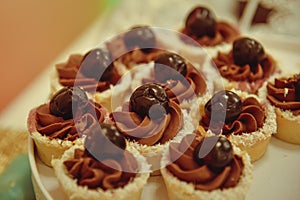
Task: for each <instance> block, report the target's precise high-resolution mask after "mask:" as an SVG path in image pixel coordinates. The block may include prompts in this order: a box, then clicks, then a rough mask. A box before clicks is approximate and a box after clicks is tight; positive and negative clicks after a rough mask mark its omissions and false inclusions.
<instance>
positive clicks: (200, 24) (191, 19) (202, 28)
mask: <svg viewBox="0 0 300 200" xmlns="http://www.w3.org/2000/svg"><path fill="white" fill-rule="evenodd" d="M185 26H186V29H187V31H188V33H189V34H191V35H195V36H197V37H202V36H208V37H214V36H215V32H216V28H217V22H216V19H215V16H214V14H213V13H212V12H211V11H210V10H209V9H207V8H205V7H202V6H199V7H196V8H195V9H193V10H192V11H191V12H190V14H189V15H188V17H187V19H186V22H185Z"/></svg>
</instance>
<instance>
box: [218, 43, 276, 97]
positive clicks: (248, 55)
mask: <svg viewBox="0 0 300 200" xmlns="http://www.w3.org/2000/svg"><path fill="white" fill-rule="evenodd" d="M213 63H214V65H215V66H216V68H217V69H218V71H219V73H220V74H221V76H222V77H223V81H224V87H225V88H227V89H231V88H235V89H239V90H242V91H246V92H248V93H254V94H255V93H257V92H258V90H259V88H261V87H262V85H263V84H264V82H266V81H267V80H268V78H270V77H271V76H272V75H275V74H278V73H279V71H280V70H279V68H278V66H277V63H276V62H275V60H274V59H273V58H272V56H271V55H269V54H268V53H267V52H266V50H265V49H264V47H263V46H262V44H261V43H259V42H258V41H256V40H255V39H253V38H249V37H241V38H238V39H236V40H234V42H233V44H232V49H231V50H230V51H229V52H222V51H218V54H217V56H216V57H214V58H213Z"/></svg>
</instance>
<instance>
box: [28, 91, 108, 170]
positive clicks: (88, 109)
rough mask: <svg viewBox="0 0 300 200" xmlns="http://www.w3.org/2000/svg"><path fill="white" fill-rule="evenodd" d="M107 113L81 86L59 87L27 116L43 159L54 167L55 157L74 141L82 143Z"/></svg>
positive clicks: (78, 143) (29, 126)
mask: <svg viewBox="0 0 300 200" xmlns="http://www.w3.org/2000/svg"><path fill="white" fill-rule="evenodd" d="M107 113H108V112H107V110H106V109H105V108H104V107H102V106H101V105H100V104H97V103H94V102H93V101H91V100H89V99H88V97H87V95H86V93H85V92H84V91H83V90H82V89H80V88H79V87H74V88H71V87H66V88H63V89H61V90H59V91H58V92H57V93H55V94H54V96H53V97H52V99H51V100H50V102H49V103H46V104H43V105H40V106H38V107H37V108H34V109H32V110H31V111H30V114H29V117H28V130H29V132H30V136H31V138H32V139H33V140H34V143H35V145H36V147H37V153H38V155H39V157H40V159H41V160H42V161H43V162H44V163H45V164H46V165H48V166H51V159H52V158H59V157H60V156H61V155H62V154H63V152H64V151H65V150H66V149H69V148H70V147H72V146H73V145H75V144H77V145H82V138H81V137H82V136H83V135H85V134H86V133H87V132H88V131H89V128H90V127H91V126H92V125H94V124H96V123H99V122H103V121H104V120H105V118H106V116H107ZM78 131H80V133H81V135H79V133H78Z"/></svg>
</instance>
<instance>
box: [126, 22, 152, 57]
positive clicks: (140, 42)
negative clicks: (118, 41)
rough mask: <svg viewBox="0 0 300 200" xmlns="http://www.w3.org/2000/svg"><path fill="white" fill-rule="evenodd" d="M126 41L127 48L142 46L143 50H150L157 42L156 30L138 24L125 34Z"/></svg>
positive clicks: (132, 48)
mask: <svg viewBox="0 0 300 200" xmlns="http://www.w3.org/2000/svg"><path fill="white" fill-rule="evenodd" d="M124 43H125V45H126V48H127V50H130V51H131V50H134V48H137V47H138V48H140V49H141V50H142V51H145V52H147V51H149V50H151V49H152V48H153V47H155V44H156V38H155V34H154V32H153V31H152V30H151V29H150V28H149V27H147V26H136V27H133V28H132V29H131V30H130V31H128V32H127V33H125V34H124Z"/></svg>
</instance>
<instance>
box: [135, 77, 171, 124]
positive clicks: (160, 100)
mask: <svg viewBox="0 0 300 200" xmlns="http://www.w3.org/2000/svg"><path fill="white" fill-rule="evenodd" d="M129 106H130V110H131V111H133V112H135V113H137V114H138V115H139V116H140V117H141V118H143V117H145V116H146V115H147V116H148V117H149V118H150V119H153V120H154V119H159V118H161V117H163V116H164V115H165V114H167V113H169V98H168V96H167V94H166V91H165V90H164V89H163V87H161V86H160V85H158V84H154V83H149V84H145V85H142V86H140V87H138V88H137V89H136V90H135V91H134V92H133V93H132V95H131V97H130V101H129Z"/></svg>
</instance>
